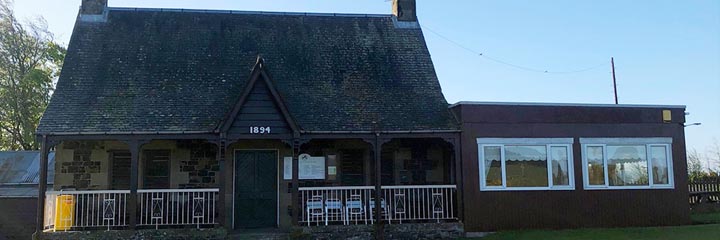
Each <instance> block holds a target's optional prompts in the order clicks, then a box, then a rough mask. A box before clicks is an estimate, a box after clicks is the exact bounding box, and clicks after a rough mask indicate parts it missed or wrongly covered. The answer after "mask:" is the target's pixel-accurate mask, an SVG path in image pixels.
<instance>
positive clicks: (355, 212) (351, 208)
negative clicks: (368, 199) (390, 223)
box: [345, 194, 367, 225]
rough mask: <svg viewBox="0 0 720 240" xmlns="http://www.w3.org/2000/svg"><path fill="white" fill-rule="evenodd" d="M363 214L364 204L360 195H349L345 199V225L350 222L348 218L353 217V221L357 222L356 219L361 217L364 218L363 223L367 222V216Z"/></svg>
mask: <svg viewBox="0 0 720 240" xmlns="http://www.w3.org/2000/svg"><path fill="white" fill-rule="evenodd" d="M364 216H365V205H364V204H363V201H362V196H360V195H357V194H354V195H350V197H348V198H347V199H346V200H345V225H348V224H350V219H355V222H357V219H358V218H360V217H362V219H365V224H367V218H365V217H364Z"/></svg>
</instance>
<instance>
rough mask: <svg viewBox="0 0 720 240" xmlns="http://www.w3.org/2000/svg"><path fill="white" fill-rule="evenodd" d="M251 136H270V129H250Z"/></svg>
mask: <svg viewBox="0 0 720 240" xmlns="http://www.w3.org/2000/svg"><path fill="white" fill-rule="evenodd" d="M250 133H251V134H268V133H270V127H250Z"/></svg>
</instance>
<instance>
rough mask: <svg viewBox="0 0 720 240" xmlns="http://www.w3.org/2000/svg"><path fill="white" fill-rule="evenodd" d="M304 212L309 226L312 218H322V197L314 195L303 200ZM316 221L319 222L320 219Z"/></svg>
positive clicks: (323, 213) (323, 212)
mask: <svg viewBox="0 0 720 240" xmlns="http://www.w3.org/2000/svg"><path fill="white" fill-rule="evenodd" d="M305 212H306V215H307V222H308V226H310V222H311V221H312V219H322V217H323V215H325V211H324V208H323V197H322V196H320V195H316V196H312V197H311V198H310V199H308V200H307V201H305ZM317 222H318V223H319V222H320V221H317Z"/></svg>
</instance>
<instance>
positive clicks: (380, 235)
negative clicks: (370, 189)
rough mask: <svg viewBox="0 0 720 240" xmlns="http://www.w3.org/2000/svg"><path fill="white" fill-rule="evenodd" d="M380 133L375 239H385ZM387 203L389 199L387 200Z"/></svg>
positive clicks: (377, 149) (376, 143)
mask: <svg viewBox="0 0 720 240" xmlns="http://www.w3.org/2000/svg"><path fill="white" fill-rule="evenodd" d="M379 137H380V133H375V144H374V145H375V146H374V147H375V148H374V153H375V157H374V160H375V239H385V237H384V230H383V223H382V205H380V204H381V201H380V197H381V196H382V187H381V185H382V183H381V181H382V175H381V174H382V169H381V164H380V150H381V148H382V147H381V144H382V143H380V141H379V139H378V138H379ZM385 201H386V203H387V201H388V200H385Z"/></svg>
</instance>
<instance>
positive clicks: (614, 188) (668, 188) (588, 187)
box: [584, 186, 675, 190]
mask: <svg viewBox="0 0 720 240" xmlns="http://www.w3.org/2000/svg"><path fill="white" fill-rule="evenodd" d="M584 189H585V190H654V189H658V190H672V189H675V186H652V187H651V186H615V187H604V186H603V187H593V186H585V187H584Z"/></svg>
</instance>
